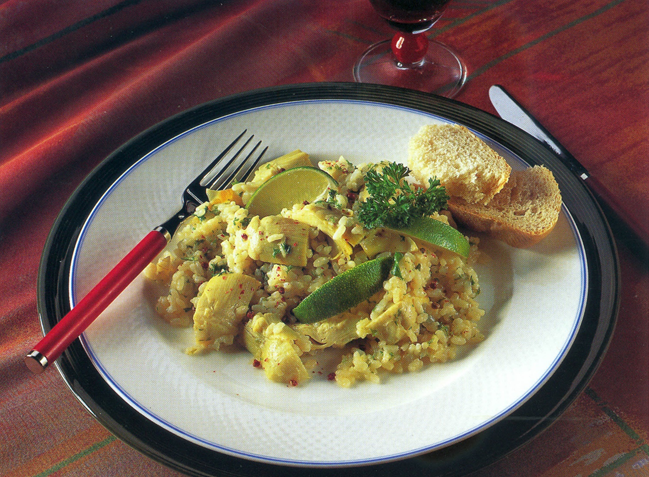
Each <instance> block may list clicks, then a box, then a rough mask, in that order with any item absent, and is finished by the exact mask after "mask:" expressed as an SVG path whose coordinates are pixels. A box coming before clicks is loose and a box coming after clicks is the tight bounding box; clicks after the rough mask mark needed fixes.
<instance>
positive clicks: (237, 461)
mask: <svg viewBox="0 0 649 477" xmlns="http://www.w3.org/2000/svg"><path fill="white" fill-rule="evenodd" d="M311 100H343V101H361V102H374V103H380V104H386V105H394V106H399V107H403V108H407V109H413V110H416V111H419V112H424V113H431V114H434V115H438V116H442V117H444V118H446V119H449V120H451V121H455V122H458V123H461V124H464V125H465V126H467V127H469V128H472V129H475V130H476V131H478V132H480V133H481V134H483V135H485V136H487V137H489V138H491V139H493V140H494V141H496V142H498V143H499V144H501V145H503V146H504V147H506V148H508V149H509V150H511V151H512V152H513V153H514V154H516V155H518V156H520V157H522V158H524V159H525V160H526V161H528V162H529V163H530V164H532V165H533V164H544V165H546V166H547V167H549V168H550V169H552V170H553V172H554V173H555V177H556V179H557V182H559V184H560V186H561V187H562V193H563V194H564V203H566V202H568V203H574V205H575V207H573V208H572V209H571V213H572V215H573V219H574V220H575V224H576V226H577V229H578V231H579V234H580V236H581V238H582V241H583V243H584V251H585V253H586V254H587V262H588V264H589V269H588V274H589V277H588V278H589V293H588V297H587V302H586V310H585V313H584V318H583V322H582V325H581V328H580V330H579V332H578V333H577V336H576V339H575V342H574V343H573V345H572V347H571V349H570V351H569V352H568V354H567V355H566V356H565V358H564V360H563V362H562V363H561V365H560V366H559V368H558V369H557V370H556V371H555V373H554V374H553V375H552V376H551V377H550V378H549V379H548V381H547V382H546V383H545V384H544V385H543V386H542V387H541V389H540V390H539V391H538V392H537V393H536V394H534V395H533V396H532V397H531V398H530V399H529V400H528V401H527V402H525V403H524V404H523V405H522V406H520V407H519V408H518V409H517V410H516V411H514V412H513V413H512V414H511V415H510V416H509V417H507V418H505V419H504V420H502V421H500V422H498V423H496V424H494V425H493V426H491V427H490V428H488V429H486V430H484V431H482V432H480V433H479V434H477V435H475V436H473V437H470V438H468V439H466V440H464V441H461V442H459V443H456V444H453V445H451V446H448V447H446V448H443V449H440V450H436V451H433V452H431V453H429V454H425V455H423V456H418V457H411V458H407V459H403V460H399V461H393V462H387V463H380V464H373V465H367V466H363V467H343V468H340V467H336V468H324V469H323V468H312V467H291V466H279V465H274V464H267V463H260V462H257V461H251V460H246V459H241V458H237V457H232V456H229V455H225V454H220V453H217V452H215V451H212V450H209V449H206V448H204V447H201V446H199V445H197V444H193V443H191V442H188V441H186V440H184V439H182V438H180V437H178V436H176V435H174V434H171V433H169V432H168V431H164V430H162V429H160V428H159V427H158V426H157V425H155V424H153V423H152V422H150V421H148V420H147V419H146V418H144V417H143V416H142V415H141V414H139V413H137V412H136V411H134V410H133V409H132V408H131V407H130V406H129V405H128V404H127V403H125V402H124V401H123V400H122V399H121V397H119V396H118V395H117V394H116V393H115V392H114V391H113V390H112V388H110V387H109V386H108V385H107V383H106V382H105V381H103V379H102V378H101V376H100V375H99V373H98V372H97V370H96V369H95V367H94V366H93V364H92V363H91V362H90V359H89V357H88V356H87V354H86V353H85V350H84V349H83V347H82V345H81V343H80V342H79V340H76V341H75V342H74V343H73V345H72V346H70V348H68V350H67V351H66V352H65V353H64V354H63V355H62V356H61V358H59V359H58V360H57V361H56V367H57V368H58V370H59V372H60V374H61V376H62V377H63V379H64V380H65V382H66V384H67V385H68V387H69V388H70V390H71V391H72V392H73V394H74V395H75V396H76V398H77V399H78V400H79V401H80V402H81V403H82V404H83V405H84V407H85V408H86V409H87V410H88V412H89V413H90V414H91V415H93V416H94V417H95V418H96V419H97V420H98V421H99V422H100V423H101V424H102V425H103V426H104V427H106V428H107V429H108V430H109V431H110V432H112V433H113V434H115V435H116V436H117V437H119V438H120V439H121V440H122V441H124V442H125V443H127V444H128V445H130V446H131V447H133V448H135V449H136V450H138V451H140V452H141V453H143V454H145V455H147V456H149V457H151V458H153V459H155V460H157V461H159V462H161V463H163V464H164V465H167V466H168V467H171V468H173V469H176V470H179V471H181V472H183V473H186V474H189V475H201V476H206V475H239V476H248V475H251V476H252V475H293V474H295V475H301V476H304V475H331V473H333V472H335V473H336V474H337V475H340V476H341V477H344V476H345V475H347V474H349V475H352V474H354V475H358V473H359V471H360V470H361V469H363V470H365V471H366V472H368V473H371V474H372V475H392V473H393V472H395V471H400V472H409V474H411V475H438V476H459V475H466V474H467V473H469V472H472V471H474V470H477V469H479V468H481V467H484V466H486V465H489V464H491V463H493V462H495V461H496V460H498V459H500V458H502V457H503V456H504V455H506V454H508V453H510V452H511V451H513V450H515V449H517V448H518V447H520V446H521V445H523V444H525V443H526V442H528V441H529V440H530V439H532V438H533V437H535V436H536V435H538V434H539V433H540V432H541V431H543V430H544V429H546V428H547V427H548V426H549V425H551V424H552V423H553V422H554V421H555V420H556V419H557V418H558V417H559V416H560V415H561V414H562V413H563V412H564V411H565V410H566V409H567V407H568V406H569V405H570V404H571V403H572V402H573V401H574V400H575V399H576V398H577V396H578V395H579V394H580V393H581V392H582V391H583V389H584V388H585V387H586V385H587V384H588V382H589V381H590V379H591V378H592V376H593V375H594V373H595V371H596V370H597V368H598V367H599V364H600V363H601V360H602V358H603V356H604V354H605V352H606V349H607V347H608V344H609V342H610V339H611V337H612V334H613V332H614V328H615V323H616V320H617V314H618V309H619V295H620V293H619V288H620V283H619V282H620V271H619V261H618V258H617V249H616V245H615V241H614V239H613V235H612V232H611V230H610V227H609V226H608V222H607V220H606V217H605V216H604V214H603V212H602V210H601V208H600V207H599V205H598V203H597V201H596V199H595V198H594V196H593V195H592V193H591V192H590V191H589V190H588V189H587V188H586V186H585V185H584V184H583V182H582V181H580V180H579V179H577V178H576V177H575V176H574V175H572V174H571V173H570V172H569V170H568V169H567V167H566V166H565V165H564V164H563V163H562V162H561V160H560V158H559V157H558V156H556V154H554V153H553V152H552V151H551V150H549V149H548V148H547V147H545V146H544V145H542V144H541V143H540V142H538V141H537V140H536V139H534V138H533V137H531V136H529V135H528V134H526V133H524V132H523V131H521V130H520V129H518V128H516V127H514V126H512V125H510V124H509V123H507V122H505V121H503V120H501V119H500V118H497V117H495V116H493V115H491V114H489V113H486V112H484V111H481V110H479V109H477V108H474V107H472V106H469V105H466V104H463V103H460V102H457V101H454V100H450V99H446V98H442V97H438V96H434V95H430V94H426V93H421V92H417V91H412V90H405V89H400V88H394V87H389V86H381V85H369V84H357V83H308V84H298V85H285V86H278V87H272V88H265V89H260V90H255V91H250V92H245V93H241V94H237V95H233V96H229V97H226V98H222V99H218V100H215V101H212V102H209V103H206V104H202V105H199V106H197V107H194V108H192V109H190V110H187V111H185V112H182V113H179V114H177V115H175V116H173V117H171V118H169V119H166V120H164V121H162V122H161V123H158V124H157V125H155V126H153V127H151V128H149V129H148V130H146V131H144V132H143V133H141V134H140V135H138V136H137V137H135V138H133V139H132V140H130V141H129V142H127V143H126V144H124V145H123V146H121V147H120V148H118V149H117V150H116V151H115V152H113V153H112V154H111V155H109V156H108V157H107V158H106V159H105V160H103V161H102V162H101V163H100V164H99V165H98V166H97V167H96V168H95V169H94V170H93V172H92V173H91V174H90V175H88V177H87V178H86V179H85V180H84V181H83V182H82V183H81V185H80V186H79V187H78V188H77V189H76V190H75V192H74V193H73V194H72V196H71V197H70V198H69V199H68V201H67V202H66V204H65V205H64V207H63V209H62V211H61V213H60V214H59V216H58V217H57V219H56V221H55V223H54V225H53V227H52V229H51V231H50V234H49V236H48V238H47V241H46V245H45V248H44V250H43V255H42V257H41V263H40V268H39V277H38V297H37V306H38V311H39V317H40V321H41V328H42V330H43V333H46V332H47V331H49V329H51V327H52V326H54V324H56V322H58V321H59V320H60V319H61V317H62V316H64V315H65V313H67V312H68V311H69V303H68V302H67V300H66V298H67V296H68V294H67V292H68V289H67V286H68V285H67V279H66V278H67V276H68V275H69V271H70V258H71V254H72V249H73V245H74V243H75V242H76V238H77V237H78V235H79V233H80V229H81V226H82V225H83V222H84V221H85V217H87V214H88V213H89V212H90V210H91V209H92V206H94V203H95V202H93V199H96V198H97V197H96V195H97V192H96V187H97V184H107V183H108V184H111V183H112V182H114V181H115V180H116V179H117V178H118V177H119V175H120V174H121V172H122V171H123V167H124V165H125V164H132V163H133V162H135V161H136V160H137V159H139V158H140V157H142V156H143V155H145V154H146V153H147V152H150V151H151V150H152V149H154V148H155V147H156V146H158V145H159V144H161V143H163V142H165V141H166V140H168V139H171V138H172V137H175V136H176V135H178V134H180V133H182V132H184V131H186V130H187V129H189V128H191V127H193V126H196V125H199V124H202V123H205V122H207V121H210V120H213V119H216V118H218V117H222V116H227V115H229V114H232V113H236V112H240V111H242V110H245V109H249V108H256V107H260V106H266V105H273V104H278V103H288V102H303V101H311ZM80 206H81V207H80ZM591 287H592V288H591ZM593 288H597V290H598V293H597V294H594V293H591V292H590V290H591V289H593ZM595 295H597V296H595ZM591 327H592V329H591Z"/></svg>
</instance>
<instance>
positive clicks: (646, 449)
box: [584, 387, 649, 477]
mask: <svg viewBox="0 0 649 477" xmlns="http://www.w3.org/2000/svg"><path fill="white" fill-rule="evenodd" d="M584 394H585V395H586V396H588V397H589V398H591V399H592V400H593V402H595V404H597V406H598V407H599V408H600V410H601V411H602V412H603V413H604V414H606V415H607V416H608V417H610V418H611V420H612V421H613V422H614V423H615V424H616V425H617V426H618V427H619V428H620V429H622V431H623V432H624V433H625V434H626V435H627V436H629V437H630V438H631V439H633V440H634V441H635V443H636V444H638V447H637V448H635V449H633V450H631V451H629V452H627V453H626V454H624V455H622V456H620V458H619V459H616V460H615V461H613V462H611V463H609V464H607V465H605V466H604V467H602V468H601V469H599V470H596V471H595V472H593V473H592V474H590V475H589V477H603V476H605V475H608V474H609V473H610V472H612V471H613V470H615V469H616V468H618V467H620V466H621V465H622V464H624V463H626V462H628V461H629V460H631V459H633V458H634V457H636V456H637V455H638V454H640V453H644V454H645V455H648V456H649V445H647V443H646V442H644V440H643V439H642V437H641V436H640V435H639V434H638V433H637V432H636V431H634V430H633V428H632V427H631V426H629V425H628V424H627V423H626V422H625V421H624V419H622V418H621V417H620V416H618V415H617V413H615V411H613V410H612V409H611V408H610V407H608V405H607V404H606V402H605V401H604V400H603V399H602V398H601V397H599V396H598V395H597V393H596V392H595V391H594V390H593V389H592V388H590V387H587V388H586V389H585V390H584Z"/></svg>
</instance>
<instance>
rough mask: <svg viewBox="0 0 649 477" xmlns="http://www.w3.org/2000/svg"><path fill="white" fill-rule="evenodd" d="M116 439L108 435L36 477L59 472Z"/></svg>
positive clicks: (44, 476)
mask: <svg viewBox="0 0 649 477" xmlns="http://www.w3.org/2000/svg"><path fill="white" fill-rule="evenodd" d="M115 439H116V437H115V436H109V437H107V438H106V439H104V440H103V441H101V442H97V443H96V444H94V445H92V446H90V447H88V448H87V449H84V450H82V451H81V452H79V453H77V454H75V455H73V456H71V457H68V458H67V459H65V460H63V461H61V462H59V463H58V464H56V465H54V466H52V467H50V468H49V469H47V470H45V471H43V472H41V473H40V474H36V476H35V477H46V476H48V475H52V474H53V473H54V472H58V471H59V470H61V469H63V468H64V467H66V466H68V465H70V464H72V463H73V462H76V461H78V460H79V459H82V458H84V457H86V456H87V455H90V454H92V453H93V452H95V451H96V450H99V449H101V448H102V447H105V446H107V445H108V444H110V443H111V442H114V441H115Z"/></svg>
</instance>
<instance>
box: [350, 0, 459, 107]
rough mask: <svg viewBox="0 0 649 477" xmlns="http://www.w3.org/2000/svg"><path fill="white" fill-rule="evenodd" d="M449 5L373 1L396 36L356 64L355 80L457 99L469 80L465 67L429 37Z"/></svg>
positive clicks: (425, 0) (423, 0)
mask: <svg viewBox="0 0 649 477" xmlns="http://www.w3.org/2000/svg"><path fill="white" fill-rule="evenodd" d="M449 2H450V0H370V3H371V4H372V6H373V7H374V9H375V10H376V11H377V12H378V14H379V15H381V16H382V17H383V18H385V19H386V20H387V21H388V23H389V24H390V25H391V26H392V27H393V28H395V29H396V30H397V33H396V34H395V35H394V37H393V38H392V40H385V41H382V42H379V43H376V44H374V45H372V46H370V47H369V48H368V49H367V50H365V52H364V53H363V55H362V56H361V58H360V59H359V60H358V61H357V62H356V64H355V65H354V79H355V80H356V81H357V82H360V83H378V84H387V85H392V86H400V87H403V88H409V89H416V90H421V91H427V92H431V93H435V94H438V95H440V96H446V97H448V98H452V97H453V96H455V95H456V94H457V93H458V92H459V91H460V89H461V88H462V86H463V85H464V82H465V81H466V66H465V65H464V63H463V62H462V60H461V59H460V57H459V56H458V55H457V54H456V53H455V52H454V51H453V50H451V49H450V48H449V47H447V46H446V45H443V44H442V43H439V42H437V41H432V40H429V39H428V38H427V36H426V32H427V31H428V30H429V29H430V28H431V27H432V26H433V24H435V22H436V21H437V20H439V18H440V17H441V16H442V14H443V13H444V10H445V9H446V7H447V5H448V3H449Z"/></svg>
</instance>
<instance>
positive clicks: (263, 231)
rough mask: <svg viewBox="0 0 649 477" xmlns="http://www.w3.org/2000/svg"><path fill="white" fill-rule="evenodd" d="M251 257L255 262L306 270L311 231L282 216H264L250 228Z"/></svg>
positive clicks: (249, 248)
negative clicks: (259, 261)
mask: <svg viewBox="0 0 649 477" xmlns="http://www.w3.org/2000/svg"><path fill="white" fill-rule="evenodd" d="M245 233H246V236H247V237H248V238H247V240H248V255H249V256H250V258H252V259H253V260H261V261H262V262H268V263H277V264H280V265H293V266H297V267H304V266H306V264H307V251H308V249H309V228H308V227H307V226H306V225H304V224H302V223H300V222H298V221H296V220H293V219H287V218H285V217H281V216H278V215H271V216H268V217H264V218H263V219H261V220H260V221H259V223H257V222H256V221H255V223H252V222H251V224H250V225H249V226H248V228H247V229H246V232H245Z"/></svg>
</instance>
